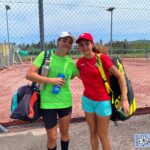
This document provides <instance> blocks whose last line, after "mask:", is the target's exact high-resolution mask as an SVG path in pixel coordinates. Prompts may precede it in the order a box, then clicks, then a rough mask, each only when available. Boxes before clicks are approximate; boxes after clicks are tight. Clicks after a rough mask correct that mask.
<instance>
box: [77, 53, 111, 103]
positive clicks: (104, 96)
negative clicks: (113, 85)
mask: <svg viewBox="0 0 150 150" xmlns="http://www.w3.org/2000/svg"><path fill="white" fill-rule="evenodd" d="M100 57H101V61H102V64H103V68H104V71H105V74H106V77H107V79H108V82H109V72H108V70H109V68H110V67H112V65H113V63H112V61H111V59H110V58H109V57H108V55H106V54H101V56H100ZM77 67H78V69H79V74H80V77H81V80H82V82H83V85H84V88H85V89H84V93H83V95H84V96H86V97H88V98H90V99H92V100H94V101H102V100H110V97H109V95H108V93H107V91H106V88H105V85H104V82H103V79H102V76H101V73H100V71H99V69H98V67H97V65H96V55H95V56H94V57H93V58H92V59H87V58H85V57H82V58H80V59H79V60H78V61H77Z"/></svg>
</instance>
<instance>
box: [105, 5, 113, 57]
mask: <svg viewBox="0 0 150 150" xmlns="http://www.w3.org/2000/svg"><path fill="white" fill-rule="evenodd" d="M114 9H115V7H109V8H108V9H106V11H109V12H111V25H110V55H112V54H113V52H112V27H113V10H114Z"/></svg>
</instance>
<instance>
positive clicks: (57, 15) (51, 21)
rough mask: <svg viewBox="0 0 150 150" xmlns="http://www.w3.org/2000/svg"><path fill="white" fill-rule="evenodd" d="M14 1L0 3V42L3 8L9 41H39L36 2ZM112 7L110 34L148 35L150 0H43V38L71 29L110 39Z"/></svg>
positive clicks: (3, 33)
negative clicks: (7, 6)
mask: <svg viewBox="0 0 150 150" xmlns="http://www.w3.org/2000/svg"><path fill="white" fill-rule="evenodd" d="M20 1H21V2H22V3H18V1H17V0H12V2H0V12H1V14H0V22H1V24H0V35H1V38H0V42H1V41H4V40H6V39H7V32H6V10H5V5H6V4H8V5H9V6H10V7H11V10H8V18H9V30H10V40H11V41H13V42H21V41H22V40H21V39H24V41H25V42H33V41H35V42H38V41H39V16H38V13H39V12H38V1H37V0H31V1H25V0H20ZM110 6H113V7H116V9H115V10H114V12H113V37H114V38H116V39H118V40H119V39H122V38H123V37H128V38H129V39H130V37H131V38H133V35H134V38H137V39H139V38H145V37H146V38H149V37H148V36H147V35H148V34H149V35H150V8H149V6H150V1H149V0H138V1H137V0H61V1H60V0H44V24H45V40H46V41H48V40H52V39H55V38H56V37H57V35H58V33H59V32H61V31H70V32H72V33H73V34H74V35H75V36H78V35H79V34H80V33H81V32H85V31H88V32H91V33H92V34H93V35H94V37H95V40H97V41H99V39H104V41H109V34H110V12H108V11H106V8H108V7H110Z"/></svg>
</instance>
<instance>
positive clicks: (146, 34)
mask: <svg viewBox="0 0 150 150" xmlns="http://www.w3.org/2000/svg"><path fill="white" fill-rule="evenodd" d="M110 7H114V8H115V9H114V10H113V11H112V12H111V11H108V8H110ZM43 9H44V33H43V35H44V38H45V43H44V44H45V49H53V48H56V39H57V36H58V33H60V32H61V31H69V32H71V33H72V34H73V35H74V36H75V37H77V36H78V35H79V34H81V33H83V32H90V33H91V34H92V35H93V37H94V41H95V43H99V44H102V45H105V46H109V45H110V44H111V42H112V52H113V54H116V55H119V56H121V57H122V58H123V60H124V61H125V60H126V63H125V67H126V68H127V70H128V71H127V72H128V75H129V77H130V79H131V81H133V86H134V89H135V91H136V92H137V94H136V96H137V97H138V98H137V101H139V102H140V101H141V100H142V99H145V98H143V97H146V99H148V101H147V102H145V104H142V105H140V103H139V106H140V107H144V106H150V103H149V100H150V95H149V93H148V91H147V90H148V89H149V88H150V87H149V85H148V84H145V83H148V80H146V81H145V79H147V78H148V76H147V75H146V73H142V74H139V72H141V70H142V69H143V72H147V73H148V70H149V59H150V58H149V57H150V1H149V0H138V1H137V0H126V1H122V0H111V1H110V0H101V1H99V0H61V1H60V0H43ZM0 12H1V13H0V22H1V24H0V35H1V36H0V68H3V67H5V66H9V65H12V64H14V63H17V62H22V60H24V61H26V60H30V59H31V61H32V58H33V56H34V55H37V54H38V53H39V52H40V51H41V49H40V32H39V26H40V25H39V1H38V0H30V1H27V0H12V1H9V0H0ZM111 13H112V16H111ZM111 19H112V28H111ZM111 30H112V32H111ZM111 33H112V37H111ZM111 40H112V41H111ZM74 48H76V45H74V47H73V51H72V53H71V56H72V57H74V56H75V55H78V56H80V54H79V52H78V51H76V49H74ZM20 55H21V57H20ZM16 56H18V59H17V58H16ZM25 56H26V57H25ZM139 57H140V59H137V58H139ZM127 58H128V59H127ZM136 60H137V62H135V61H136ZM139 60H140V61H139ZM27 66H28V67H29V63H25V64H24V65H23V67H25V70H22V71H21V72H19V74H18V75H17V76H16V73H17V71H16V72H13V73H12V74H11V72H9V75H8V74H7V73H6V72H7V71H8V70H4V71H2V72H1V75H2V74H3V76H1V77H0V83H2V85H3V88H2V87H1V90H0V97H1V98H0V104H2V105H1V106H2V107H3V106H4V107H5V110H3V109H1V108H0V111H1V112H2V113H4V112H3V111H6V110H7V114H6V116H5V117H6V118H7V119H4V118H1V119H0V122H8V121H10V119H9V112H10V103H11V102H10V101H11V96H12V93H13V92H14V91H15V90H16V89H17V87H18V86H19V85H22V84H24V83H28V81H26V80H25V79H23V77H24V74H25V71H26V70H27ZM131 66H132V67H131ZM140 66H143V67H142V68H141V67H140ZM16 67H18V65H15V66H12V67H11V69H12V70H13V69H15V68H16ZM18 68H19V67H18ZM11 69H10V70H11ZM144 69H145V70H144ZM10 70H9V71H10ZM21 74H22V75H21ZM148 74H149V73H148ZM10 75H11V77H12V78H15V80H13V81H11V80H10V81H9V82H6V78H7V77H9V76H10ZM19 75H21V76H20V77H19V78H18V76H19ZM21 77H22V78H21ZM135 77H137V78H135ZM141 79H142V80H144V82H141ZM138 80H140V81H138ZM137 81H138V82H137ZM139 84H140V89H141V91H142V93H141V91H140V90H139ZM10 85H11V86H10ZM71 87H72V89H73V96H74V103H75V109H74V111H75V113H76V117H77V116H78V117H80V116H83V112H81V111H80V110H78V108H80V106H79V105H80V104H77V103H76V102H77V101H78V100H79V102H80V96H81V94H82V92H81V91H82V85H81V83H80V82H79V81H78V80H77V79H75V81H74V82H73V84H72V85H71ZM77 87H78V89H80V90H78V91H77V90H76V89H77ZM142 87H143V88H142ZM144 88H146V90H144ZM6 89H9V90H8V91H9V92H7V90H6ZM143 90H144V91H143ZM77 92H78V94H77ZM142 94H143V95H142ZM77 95H80V96H79V97H77ZM8 100H9V103H8V104H6V101H8ZM78 106H79V107H78Z"/></svg>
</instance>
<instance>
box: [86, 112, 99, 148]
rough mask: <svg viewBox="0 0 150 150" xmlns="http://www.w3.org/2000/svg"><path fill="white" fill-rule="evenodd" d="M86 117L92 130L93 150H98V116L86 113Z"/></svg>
mask: <svg viewBox="0 0 150 150" xmlns="http://www.w3.org/2000/svg"><path fill="white" fill-rule="evenodd" d="M85 117H86V121H87V124H88V126H89V130H90V141H91V146H92V150H98V149H99V141H98V133H97V128H96V125H97V120H96V114H95V113H87V112H85Z"/></svg>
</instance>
